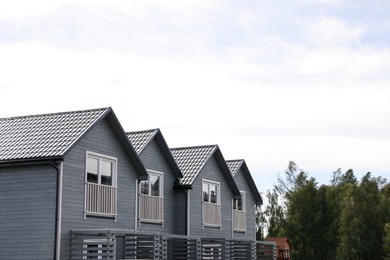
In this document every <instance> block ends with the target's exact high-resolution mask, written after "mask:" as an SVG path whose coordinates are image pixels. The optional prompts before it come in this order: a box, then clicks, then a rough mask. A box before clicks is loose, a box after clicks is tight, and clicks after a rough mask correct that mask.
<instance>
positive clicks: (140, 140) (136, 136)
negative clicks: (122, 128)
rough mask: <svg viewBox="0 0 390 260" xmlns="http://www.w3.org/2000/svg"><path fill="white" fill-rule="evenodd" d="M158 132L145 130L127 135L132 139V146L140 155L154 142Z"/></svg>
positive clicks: (156, 130)
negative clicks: (153, 139)
mask: <svg viewBox="0 0 390 260" xmlns="http://www.w3.org/2000/svg"><path fill="white" fill-rule="evenodd" d="M157 132H158V129H151V130H143V131H136V132H127V133H126V135H127V137H128V138H129V139H130V142H131V144H132V145H133V147H134V150H135V151H136V152H137V154H140V153H141V151H142V150H143V149H144V148H145V146H146V145H147V144H148V143H149V141H150V140H152V138H153V136H155V135H156V134H157Z"/></svg>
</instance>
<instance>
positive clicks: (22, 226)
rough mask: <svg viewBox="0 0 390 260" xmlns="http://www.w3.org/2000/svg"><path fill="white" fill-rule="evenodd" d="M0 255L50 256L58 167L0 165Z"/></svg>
mask: <svg viewBox="0 0 390 260" xmlns="http://www.w3.org/2000/svg"><path fill="white" fill-rule="evenodd" d="M0 180H1V181H0V259H7V260H8V259H9V260H11V259H18V260H22V259H53V255H54V237H55V225H56V223H55V214H56V183H57V171H56V169H55V168H53V167H52V166H50V165H49V164H44V165H29V166H14V167H0Z"/></svg>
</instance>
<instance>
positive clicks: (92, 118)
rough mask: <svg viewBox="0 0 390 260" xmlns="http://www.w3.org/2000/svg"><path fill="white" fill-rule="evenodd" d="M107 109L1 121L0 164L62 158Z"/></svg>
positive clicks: (12, 118)
mask: <svg viewBox="0 0 390 260" xmlns="http://www.w3.org/2000/svg"><path fill="white" fill-rule="evenodd" d="M108 110H111V108H100V109H91V110H84V111H72V112H62V113H52V114H41V115H30V116H21V117H10V118H0V161H12V160H23V159H34V158H47V157H57V156H62V155H64V153H65V152H66V151H67V149H69V148H70V147H71V146H72V144H73V143H74V142H76V141H77V139H78V138H79V137H80V136H81V135H82V134H83V133H85V131H86V130H87V129H89V127H90V126H91V125H92V124H93V123H94V122H96V121H97V120H98V119H99V118H100V117H101V116H102V115H103V114H105V112H106V111H108Z"/></svg>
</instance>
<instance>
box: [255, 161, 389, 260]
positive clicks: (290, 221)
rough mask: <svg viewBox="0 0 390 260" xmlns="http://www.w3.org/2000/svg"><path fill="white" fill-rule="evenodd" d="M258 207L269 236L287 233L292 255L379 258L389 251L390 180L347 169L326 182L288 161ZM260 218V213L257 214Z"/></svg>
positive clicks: (334, 174)
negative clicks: (285, 167) (360, 177)
mask: <svg viewBox="0 0 390 260" xmlns="http://www.w3.org/2000/svg"><path fill="white" fill-rule="evenodd" d="M266 196H267V198H268V204H267V206H266V207H265V210H264V212H262V218H261V221H262V222H267V225H268V235H269V236H287V237H288V238H289V240H290V243H291V247H292V257H293V259H320V260H321V259H324V260H327V259H356V260H359V259H383V258H384V257H390V184H389V183H387V180H385V179H382V178H381V177H372V176H371V173H367V174H366V175H364V176H363V177H362V179H361V180H360V182H359V181H358V180H357V178H356V177H355V175H354V172H353V170H352V169H349V170H347V171H346V172H345V173H342V171H341V169H338V170H337V171H335V172H334V173H333V178H332V180H331V181H330V185H322V186H320V187H318V184H317V182H316V180H315V179H314V178H312V177H309V175H308V173H306V172H305V171H303V170H301V169H299V167H298V166H297V165H296V164H295V162H289V165H288V167H287V169H286V171H285V175H284V176H283V177H280V176H279V177H278V179H277V185H275V186H274V189H273V190H271V191H268V192H267V194H266ZM259 219H260V218H259Z"/></svg>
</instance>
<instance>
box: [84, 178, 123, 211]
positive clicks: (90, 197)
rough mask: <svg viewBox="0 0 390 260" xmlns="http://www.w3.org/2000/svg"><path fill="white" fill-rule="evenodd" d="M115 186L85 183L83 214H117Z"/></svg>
mask: <svg viewBox="0 0 390 260" xmlns="http://www.w3.org/2000/svg"><path fill="white" fill-rule="evenodd" d="M116 194H117V188H116V187H113V186H108V185H101V184H96V183H89V182H87V183H85V195H86V196H85V214H86V215H102V216H112V217H115V216H116V215H117V212H116V202H117V199H116Z"/></svg>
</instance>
